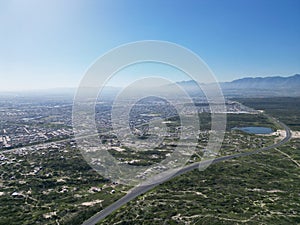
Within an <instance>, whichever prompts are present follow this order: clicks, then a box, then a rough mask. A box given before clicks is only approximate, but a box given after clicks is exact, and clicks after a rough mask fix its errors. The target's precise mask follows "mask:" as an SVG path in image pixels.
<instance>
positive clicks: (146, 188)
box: [82, 117, 292, 225]
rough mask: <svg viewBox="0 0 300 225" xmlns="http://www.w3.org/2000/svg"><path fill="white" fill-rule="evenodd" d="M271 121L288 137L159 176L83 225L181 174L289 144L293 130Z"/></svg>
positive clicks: (276, 121) (103, 216) (102, 216)
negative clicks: (271, 143) (261, 146)
mask: <svg viewBox="0 0 300 225" xmlns="http://www.w3.org/2000/svg"><path fill="white" fill-rule="evenodd" d="M269 118H270V119H271V120H273V121H274V123H277V124H278V125H280V126H281V127H282V128H284V129H285V132H286V135H285V138H284V139H282V140H281V141H279V142H277V143H275V144H273V145H270V146H268V147H264V148H260V149H257V150H254V151H251V152H244V153H238V154H234V155H229V156H222V157H218V158H215V159H213V160H205V161H201V162H197V163H193V164H190V165H187V166H185V167H183V168H181V169H179V170H177V171H172V172H170V173H168V174H166V175H165V176H164V177H162V176H161V175H158V176H157V177H158V179H157V180H158V181H157V182H155V183H150V184H147V183H145V184H141V185H139V186H137V187H135V188H133V189H132V190H130V191H129V192H128V194H127V195H125V196H123V197H122V198H121V199H119V200H118V201H116V202H114V203H113V204H111V205H110V206H108V207H107V208H105V209H103V210H102V211H101V212H99V213H97V214H95V215H94V216H92V217H91V218H89V219H88V220H86V221H85V222H84V223H83V224H82V225H94V224H96V223H98V222H99V221H100V220H102V219H104V218H105V217H106V216H108V215H109V214H111V213H112V212H114V211H115V210H117V209H118V208H120V207H122V206H123V205H125V204H126V203H127V202H129V201H131V200H133V199H134V198H136V197H137V196H139V195H141V194H143V193H145V192H147V191H149V190H151V189H152V188H154V187H156V186H158V185H159V184H161V183H164V182H166V181H168V180H170V179H172V178H174V177H177V176H179V175H181V174H184V173H187V172H189V171H191V170H194V169H197V168H199V167H201V166H205V165H207V164H210V163H211V164H215V163H218V162H222V161H225V160H229V159H233V158H238V157H242V156H249V155H253V154H257V153H260V152H262V151H267V150H270V149H273V148H277V147H279V146H281V145H283V144H285V143H287V142H288V141H289V140H290V139H291V137H292V134H291V130H290V129H289V127H288V126H286V125H285V124H284V123H282V122H280V121H278V120H276V119H274V118H272V117H269ZM154 180H155V179H154Z"/></svg>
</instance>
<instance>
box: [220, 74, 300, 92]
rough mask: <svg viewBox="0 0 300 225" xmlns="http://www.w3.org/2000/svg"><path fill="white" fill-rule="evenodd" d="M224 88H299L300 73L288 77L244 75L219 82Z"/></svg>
mask: <svg viewBox="0 0 300 225" xmlns="http://www.w3.org/2000/svg"><path fill="white" fill-rule="evenodd" d="M221 86H222V87H224V88H256V89H274V88H279V89H282V88H283V89H285V88H298V89H299V88H300V74H295V75H294V76H290V77H281V76H274V77H246V78H241V79H238V80H233V81H231V82H224V83H221Z"/></svg>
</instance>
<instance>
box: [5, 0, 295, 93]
mask: <svg viewBox="0 0 300 225" xmlns="http://www.w3.org/2000/svg"><path fill="white" fill-rule="evenodd" d="M0 34H1V35H0V78H1V81H0V91H3V90H19V89H31V88H33V89H39V88H52V87H76V86H77V85H78V83H79V81H80V79H81V77H82V76H83V75H84V72H85V71H86V69H87V68H88V67H89V66H90V65H91V63H92V62H94V60H95V59H96V58H98V57H99V56H100V55H102V54H104V53H105V52H106V51H108V50H110V49H111V48H114V47H116V46H118V45H121V44H125V43H127V42H133V41H139V40H149V39H151V40H153V39H154V40H165V41H171V42H175V43H177V44H180V45H183V46H185V47H187V48H189V49H191V50H192V51H194V52H195V53H197V54H198V55H199V56H200V57H201V58H202V59H203V60H204V61H205V62H206V63H207V64H208V65H209V66H210V68H211V69H212V70H213V72H214V73H215V75H216V77H217V78H218V80H219V81H230V80H233V79H236V78H240V77H245V76H270V75H282V76H288V75H293V74H295V73H300V41H299V40H300V1H299V0H281V1H277V0H99V1H96V0H69V1H66V0H65V1H64V0H43V1H40V0H26V1H25V0H0Z"/></svg>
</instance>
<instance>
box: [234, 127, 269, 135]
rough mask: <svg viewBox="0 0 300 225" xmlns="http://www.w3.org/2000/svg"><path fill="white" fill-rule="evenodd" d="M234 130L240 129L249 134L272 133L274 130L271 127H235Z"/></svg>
mask: <svg viewBox="0 0 300 225" xmlns="http://www.w3.org/2000/svg"><path fill="white" fill-rule="evenodd" d="M232 130H240V131H243V132H246V133H248V134H270V133H273V132H274V131H273V130H272V129H271V128H269V127H234V128H232Z"/></svg>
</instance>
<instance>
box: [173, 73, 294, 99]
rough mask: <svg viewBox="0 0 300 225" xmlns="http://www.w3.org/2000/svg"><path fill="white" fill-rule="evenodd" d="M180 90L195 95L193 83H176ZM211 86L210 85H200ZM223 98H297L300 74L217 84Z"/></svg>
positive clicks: (250, 78) (248, 78)
mask: <svg viewBox="0 0 300 225" xmlns="http://www.w3.org/2000/svg"><path fill="white" fill-rule="evenodd" d="M177 84H178V85H180V86H181V87H182V88H184V89H185V90H186V91H187V92H189V93H192V94H193V95H196V94H199V91H198V93H197V91H196V89H198V87H197V86H196V82H195V81H192V80H190V81H182V82H177ZM202 85H208V86H209V85H211V84H202ZM219 85H220V87H221V89H222V91H223V94H224V95H225V96H229V97H231V96H249V97H266V96H268V97H269V96H292V97H295V96H299V97H300V74H295V75H293V76H289V77H282V76H273V77H246V78H241V79H237V80H233V81H231V82H220V83H219Z"/></svg>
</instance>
